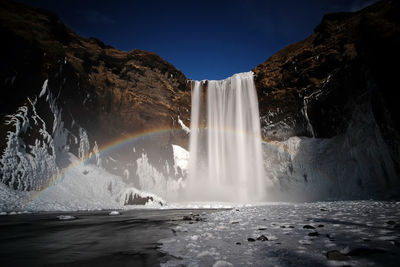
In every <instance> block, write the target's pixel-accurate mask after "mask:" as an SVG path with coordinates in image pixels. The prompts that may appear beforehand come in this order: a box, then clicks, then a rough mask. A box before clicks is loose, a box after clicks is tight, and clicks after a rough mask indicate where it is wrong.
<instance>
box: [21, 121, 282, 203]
mask: <svg viewBox="0 0 400 267" xmlns="http://www.w3.org/2000/svg"><path fill="white" fill-rule="evenodd" d="M201 128H206V127H201ZM224 131H227V132H232V133H237V132H238V131H237V130H236V129H224ZM172 132H183V129H181V128H171V127H159V128H153V129H150V130H143V131H139V132H136V133H133V134H129V135H125V136H122V137H120V138H118V139H115V140H113V141H111V142H109V143H107V144H105V145H103V146H101V147H100V148H99V154H101V153H108V152H110V151H112V150H114V149H117V148H119V147H122V146H126V145H128V144H133V143H136V142H138V141H143V140H144V139H147V138H151V137H154V136H159V135H163V134H167V133H172ZM245 134H248V133H245ZM263 143H264V144H266V145H268V146H272V147H274V148H275V149H276V150H279V151H281V152H284V153H288V152H287V151H285V149H284V148H282V147H280V146H279V145H278V144H275V142H273V141H272V142H271V141H266V140H263ZM95 156H96V155H95V154H93V153H90V154H89V155H88V156H87V157H85V158H84V159H77V160H75V161H74V162H72V163H71V164H70V165H69V166H68V167H66V168H64V169H61V170H60V171H59V172H58V173H57V175H55V176H54V177H53V178H52V179H49V181H48V182H47V183H45V184H44V185H43V187H42V189H41V190H39V191H34V193H32V195H31V196H30V198H29V200H28V202H31V201H33V200H35V199H36V198H37V197H39V196H40V195H41V193H43V192H45V191H46V190H47V189H48V188H50V187H51V186H52V185H54V184H55V183H56V182H57V181H58V180H60V179H61V178H62V177H64V176H65V175H66V174H68V172H69V171H70V170H72V169H74V168H75V167H76V166H78V165H80V164H85V163H87V162H89V161H91V160H93V159H94V157H95Z"/></svg>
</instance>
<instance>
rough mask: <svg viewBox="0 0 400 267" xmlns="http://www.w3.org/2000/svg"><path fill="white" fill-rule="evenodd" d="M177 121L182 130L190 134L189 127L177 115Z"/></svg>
mask: <svg viewBox="0 0 400 267" xmlns="http://www.w3.org/2000/svg"><path fill="white" fill-rule="evenodd" d="M178 123H179V125H180V126H181V127H182V130H184V131H185V133H187V134H190V129H189V127H187V126H186V125H185V124H184V123H183V121H182V120H181V118H180V117H179V116H178Z"/></svg>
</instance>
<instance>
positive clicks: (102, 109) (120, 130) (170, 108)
mask: <svg viewBox="0 0 400 267" xmlns="http://www.w3.org/2000/svg"><path fill="white" fill-rule="evenodd" d="M0 35H1V36H2V41H1V43H0V58H1V61H0V83H1V84H0V86H1V90H0V99H1V100H2V105H1V106H0V114H1V118H0V119H1V126H0V140H1V142H0V149H1V151H4V149H6V147H7V142H6V141H5V140H7V132H8V131H15V129H14V128H15V127H14V126H15V125H16V122H15V121H14V122H13V123H10V122H9V120H10V117H7V115H9V114H15V113H16V112H17V110H18V108H19V107H22V106H26V107H27V108H28V113H29V114H28V115H29V116H31V115H32V114H33V113H34V112H36V113H37V116H39V117H40V119H41V120H43V122H44V124H40V125H38V123H35V122H34V121H29V119H28V120H27V121H26V122H24V121H23V120H19V121H20V122H18V123H22V124H21V125H25V126H24V127H25V128H26V129H22V131H21V133H20V134H19V138H20V141H21V144H20V146H22V147H23V148H21V149H22V150H24V149H25V150H26V151H25V152H29V147H30V146H31V145H34V143H35V142H36V140H38V139H40V138H42V139H43V136H42V135H41V133H40V129H43V128H46V131H47V132H48V133H49V135H50V136H52V138H53V139H54V140H53V141H55V138H56V137H55V130H54V129H55V128H64V130H65V131H66V133H65V134H63V136H64V137H65V139H66V141H65V142H64V144H63V145H61V144H60V148H58V149H66V148H65V147H66V146H67V147H68V149H70V151H72V152H73V153H75V154H76V155H78V154H79V151H78V150H79V146H81V148H82V145H80V143H79V141H76V139H79V137H82V136H87V139H88V143H89V144H87V145H86V146H87V148H86V150H87V151H86V152H87V153H90V152H91V151H92V149H93V148H94V146H95V143H94V142H95V141H96V146H97V147H100V148H101V147H102V146H104V145H106V144H108V143H110V142H112V141H114V140H117V139H123V138H126V137H128V136H132V135H135V134H139V133H143V132H149V131H150V132H151V131H154V130H156V129H172V130H171V131H170V132H169V133H168V132H167V133H166V134H164V135H163V136H159V137H158V138H157V139H154V138H153V139H152V140H151V143H152V144H151V147H152V148H154V149H156V148H160V147H162V148H165V149H164V150H168V151H165V155H160V156H168V155H170V154H171V150H172V148H170V147H171V146H170V144H172V143H174V144H180V145H184V144H186V143H187V138H188V135H187V134H186V133H185V132H184V131H181V130H180V129H182V128H181V125H180V124H179V123H178V118H181V119H182V120H183V122H184V123H186V124H187V123H188V118H189V116H190V115H189V114H190V107H189V105H190V88H189V87H188V84H187V83H186V77H185V76H184V74H183V73H182V72H181V71H179V70H177V69H176V68H175V67H174V66H172V65H171V64H169V63H168V62H166V61H165V60H163V59H162V58H160V57H159V56H158V55H156V54H154V53H150V52H146V51H141V50H132V51H130V52H124V51H120V50H117V49H115V48H113V47H111V46H108V45H105V44H104V43H102V42H101V41H99V40H97V39H95V38H88V39H87V38H82V37H80V36H78V35H77V34H75V33H74V32H73V31H72V30H71V29H69V28H68V27H67V26H65V25H64V24H63V23H62V22H61V21H60V20H59V18H58V17H57V16H56V15H54V14H52V13H50V12H48V11H45V10H39V9H35V8H31V7H28V6H25V5H23V4H18V3H13V2H8V1H1V3H0ZM31 102H32V103H31ZM50 102H53V103H50ZM30 106H32V107H30ZM56 109H57V110H56ZM20 117H21V116H20ZM56 117H57V118H56ZM61 122H62V125H61V124H60V123H61ZM43 125H44V126H43ZM51 129H53V130H52V131H51ZM174 129H176V130H174ZM42 132H43V131H42ZM41 136H42V137H41ZM74 140H75V141H74ZM132 149H133V146H132V147H129V149H128V148H126V147H125V148H124V147H122V148H119V150H118V151H114V152H113V153H112V155H111V154H110V156H112V157H114V158H115V157H117V159H118V160H120V161H122V162H123V161H125V162H128V161H130V162H131V161H134V160H135V157H136V158H137V157H140V153H141V152H142V150H141V149H138V152H137V155H132V153H133V152H132ZM81 150H82V149H81ZM149 150H151V148H149ZM22 152H23V151H22ZM81 152H82V151H81ZM50 154H51V153H50ZM156 157H157V156H156ZM167 158H168V157H167ZM157 160H158V158H157V159H154V161H157ZM105 163H106V162H103V164H105ZM3 165H4V163H3ZM110 169H111V170H114V172H115V173H117V174H120V175H122V173H123V171H124V170H125V169H126V168H125V167H123V166H110Z"/></svg>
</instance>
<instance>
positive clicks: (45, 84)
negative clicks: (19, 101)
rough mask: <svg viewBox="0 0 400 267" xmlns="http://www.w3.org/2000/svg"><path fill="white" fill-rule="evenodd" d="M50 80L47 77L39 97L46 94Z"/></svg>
mask: <svg viewBox="0 0 400 267" xmlns="http://www.w3.org/2000/svg"><path fill="white" fill-rule="evenodd" d="M48 82H49V80H48V79H46V80H45V81H44V83H43V86H42V90H41V91H40V93H39V98H40V97H42V96H44V94H45V93H46V91H47V84H48Z"/></svg>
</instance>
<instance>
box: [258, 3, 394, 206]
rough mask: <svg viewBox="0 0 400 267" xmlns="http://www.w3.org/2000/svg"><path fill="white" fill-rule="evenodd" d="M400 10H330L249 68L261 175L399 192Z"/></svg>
mask: <svg viewBox="0 0 400 267" xmlns="http://www.w3.org/2000/svg"><path fill="white" fill-rule="evenodd" d="M399 14H400V5H399V2H398V1H390V0H389V1H381V2H378V3H376V4H374V5H372V6H369V7H367V8H365V9H363V10H360V11H358V12H355V13H335V14H327V15H325V16H324V17H323V19H322V22H321V23H320V25H318V26H317V27H316V28H315V31H314V33H313V34H312V35H311V36H310V37H308V38H306V39H305V40H303V41H301V42H298V43H295V44H292V45H289V46H287V47H286V48H284V49H282V50H281V51H279V52H278V53H276V54H275V55H273V56H272V57H271V58H269V59H268V60H267V61H265V62H264V63H262V64H260V65H259V66H257V67H256V68H255V69H254V70H253V71H254V72H255V75H256V78H255V83H256V87H257V89H258V95H259V103H260V114H261V117H262V118H261V124H262V132H263V137H264V139H265V140H268V141H269V148H267V149H266V150H267V156H266V158H267V165H268V166H269V168H268V170H267V172H268V175H269V177H270V178H271V179H275V180H276V182H277V183H280V189H281V191H290V190H292V191H293V192H297V195H298V196H305V195H309V196H310V197H311V198H314V199H320V198H321V197H323V198H327V197H328V198H330V197H331V198H338V197H339V198H349V197H354V198H370V197H376V196H377V195H379V197H391V196H395V195H397V197H398V188H399V181H400V179H399V177H400V171H399V170H400V169H399V167H400V154H399V151H400V145H399V144H400V135H399V133H400V116H399V114H400V107H399V105H398V104H397V103H396V102H397V99H396V97H395V95H396V91H397V87H398V86H397V84H398V82H397V79H398V78H397V76H398V75H397V74H396V73H397V72H398V67H397V65H398V62H399V60H400V52H399V47H400V25H399V23H400V16H399ZM294 136H299V137H300V138H298V137H294ZM305 137H316V138H305ZM271 144H272V145H271ZM276 147H278V148H279V149H276ZM276 170H281V171H276ZM282 170H283V171H282ZM302 190H303V191H302ZM396 190H397V191H396ZM389 191H391V193H389ZM305 192H307V193H305ZM293 195H296V193H294V194H293Z"/></svg>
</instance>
